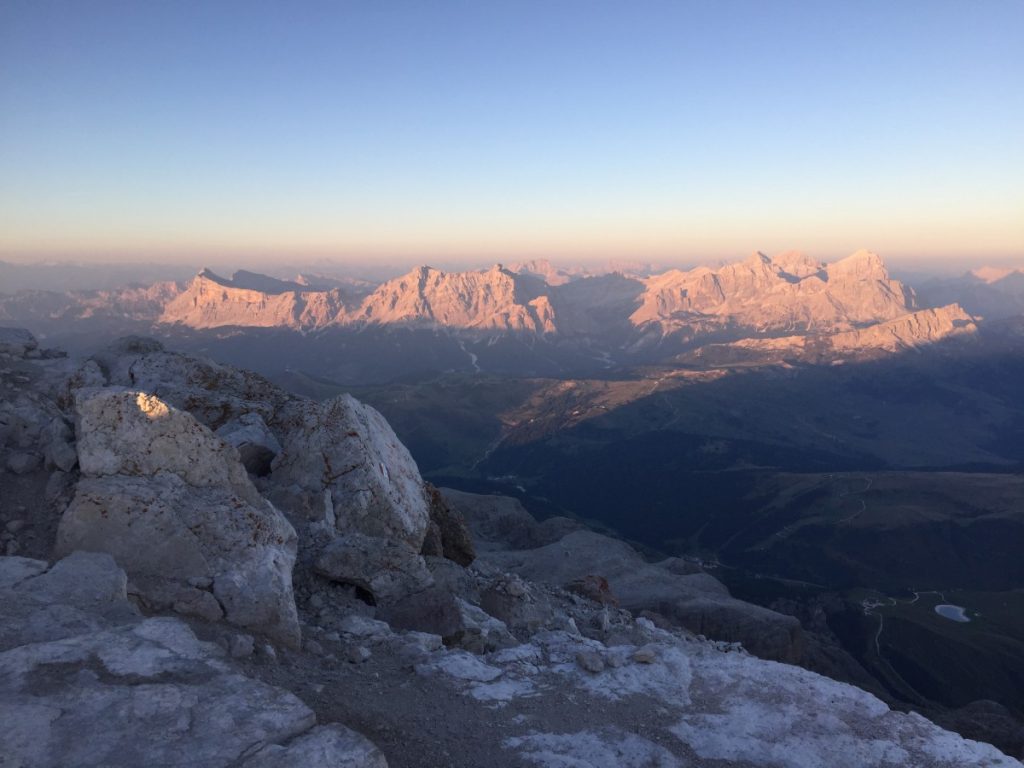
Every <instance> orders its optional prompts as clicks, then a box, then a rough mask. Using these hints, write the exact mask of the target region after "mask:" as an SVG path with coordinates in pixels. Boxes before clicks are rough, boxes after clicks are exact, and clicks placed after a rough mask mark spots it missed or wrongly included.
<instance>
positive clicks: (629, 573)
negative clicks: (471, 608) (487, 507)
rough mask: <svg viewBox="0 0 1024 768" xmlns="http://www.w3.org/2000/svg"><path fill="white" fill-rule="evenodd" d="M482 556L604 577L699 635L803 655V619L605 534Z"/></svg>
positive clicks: (524, 568)
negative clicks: (647, 557) (736, 595)
mask: <svg viewBox="0 0 1024 768" xmlns="http://www.w3.org/2000/svg"><path fill="white" fill-rule="evenodd" d="M481 557H483V558H484V559H486V560H487V561H488V562H489V563H491V564H493V565H496V566H498V567H500V568H503V569H506V570H509V571H512V572H514V573H517V574H519V575H520V576H522V577H523V578H526V579H529V580H531V581H539V582H542V583H546V584H552V585H556V586H564V587H569V586H574V585H575V584H577V583H578V582H579V581H581V580H584V579H587V578H589V577H595V576H596V577H601V578H603V579H606V580H607V582H608V585H609V587H610V589H611V592H612V594H613V595H614V596H615V598H616V599H617V600H618V602H619V604H620V605H621V606H622V607H623V608H626V609H628V610H630V611H634V612H637V613H639V612H642V611H652V612H655V613H658V614H661V615H663V616H665V617H667V618H669V619H671V620H673V621H675V622H677V623H679V624H680V625H682V626H684V627H686V628H687V629H689V630H690V631H692V632H694V633H699V634H703V635H707V636H708V637H712V638H715V639H717V640H724V641H730V642H739V643H742V644H743V647H744V648H746V649H747V650H748V651H750V652H751V653H753V654H755V655H756V656H760V657H762V658H766V659H774V660H777V661H787V662H790V663H795V662H797V661H799V659H800V656H801V652H802V637H801V631H800V622H799V621H798V620H796V619H795V618H793V617H792V616H784V615H783V614H779V613H775V612H774V611H770V610H768V609H767V608H761V607H760V606H756V605H751V604H750V603H744V602H742V601H740V600H735V599H733V598H732V597H730V596H729V592H728V590H727V589H726V588H725V587H724V586H723V585H722V584H721V582H719V581H716V580H715V579H713V578H712V577H710V576H708V575H707V574H703V573H697V574H692V575H680V574H677V573H674V572H673V571H672V570H670V569H668V568H660V567H658V566H657V565H651V564H648V563H646V562H645V561H644V559H643V558H642V557H641V556H640V555H639V553H637V552H636V551H635V550H634V549H633V548H632V547H630V546H629V545H628V544H626V543H625V542H623V541H618V540H616V539H611V538H608V537H607V536H602V535H600V534H597V533H591V532H589V531H578V532H574V533H570V534H569V535H568V536H566V537H564V538H563V539H561V540H559V541H557V542H555V543H553V544H548V545H546V546H543V547H539V548H537V549H527V550H517V551H511V552H488V553H486V554H484V555H481Z"/></svg>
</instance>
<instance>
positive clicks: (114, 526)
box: [55, 389, 299, 646]
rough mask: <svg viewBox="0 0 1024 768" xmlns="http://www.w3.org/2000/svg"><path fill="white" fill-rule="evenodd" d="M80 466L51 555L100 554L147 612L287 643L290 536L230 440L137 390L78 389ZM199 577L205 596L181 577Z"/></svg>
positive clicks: (291, 634)
mask: <svg viewBox="0 0 1024 768" xmlns="http://www.w3.org/2000/svg"><path fill="white" fill-rule="evenodd" d="M77 402H78V450H79V457H80V461H81V468H82V472H83V474H85V475H86V477H84V478H83V479H82V480H81V481H79V483H78V486H77V489H76V493H75V497H74V499H73V500H72V502H71V504H70V505H69V506H68V508H67V510H66V511H65V512H64V515H63V517H62V518H61V521H60V526H59V528H58V533H57V543H56V548H55V551H56V553H57V555H58V556H60V555H62V554H66V553H68V552H71V551H73V550H75V549H86V550H90V551H103V552H109V553H110V554H112V555H113V556H114V557H115V559H116V560H117V562H118V563H119V564H120V565H121V566H122V567H124V568H125V569H126V570H127V571H128V573H129V575H130V577H131V580H132V584H133V587H134V588H135V590H136V592H137V594H138V595H139V596H140V597H141V598H142V599H143V600H144V601H145V602H146V603H148V604H149V605H150V606H151V607H153V608H155V609H160V608H166V607H173V608H175V609H176V610H180V611H182V612H184V613H189V614H192V615H198V616H202V617H204V618H207V619H210V620H214V619H215V618H216V617H217V616H218V615H220V614H221V613H222V614H223V616H224V617H225V618H226V620H227V621H229V622H231V623H233V624H236V625H238V626H241V627H245V628H247V629H252V630H257V631H260V632H264V633H266V634H268V635H270V636H271V637H273V638H274V639H276V640H277V641H279V642H282V643H286V644H288V645H292V646H297V645H298V643H299V626H298V616H297V613H296V610H295V602H294V597H293V594H292V581H291V572H292V567H293V565H294V562H295V553H296V535H295V531H294V529H293V528H292V527H291V524H290V523H288V521H287V520H286V519H285V518H284V516H283V515H281V514H280V513H279V512H278V511H277V510H275V509H274V508H273V507H272V506H271V505H270V504H269V503H268V502H267V501H265V500H264V499H263V498H261V497H260V495H259V493H257V491H256V489H255V488H254V487H253V485H252V482H251V481H250V480H249V477H248V475H247V474H246V472H245V470H244V469H243V468H242V466H241V464H240V463H239V461H238V456H237V453H236V452H235V451H234V449H232V448H231V447H230V446H227V445H226V444H225V443H224V442H223V441H221V440H220V439H219V438H217V437H216V436H215V435H213V434H212V433H211V432H210V431H209V430H208V429H206V428H205V427H203V426H202V425H200V424H198V423H197V422H196V420H195V419H194V418H192V416H191V415H189V414H188V413H185V412H182V411H179V410H177V409H175V408H173V407H171V406H168V405H167V404H166V403H163V402H162V401H160V400H159V399H157V398H155V397H152V396H150V395H146V394H143V393H138V392H131V391H125V390H116V389H107V390H100V391H98V392H96V391H93V392H89V391H87V390H86V391H83V392H80V393H79V396H78V401H77ZM196 579H202V580H204V582H203V583H205V580H209V582H210V584H211V585H212V586H211V588H212V594H211V592H209V591H206V590H205V589H197V588H196V587H195V586H192V584H190V580H191V581H192V582H194V581H195V580H196Z"/></svg>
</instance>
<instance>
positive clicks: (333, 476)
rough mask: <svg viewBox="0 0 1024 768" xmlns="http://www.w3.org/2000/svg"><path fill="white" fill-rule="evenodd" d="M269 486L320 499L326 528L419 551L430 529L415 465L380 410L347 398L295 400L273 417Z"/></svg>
mask: <svg viewBox="0 0 1024 768" xmlns="http://www.w3.org/2000/svg"><path fill="white" fill-rule="evenodd" d="M275 427H276V428H277V432H278V435H280V436H281V445H282V451H281V453H280V454H279V455H278V456H277V457H276V458H275V459H274V463H273V466H272V469H273V473H272V475H271V480H272V482H273V483H274V485H276V486H279V487H288V486H293V487H295V488H298V489H299V490H301V491H303V492H306V493H309V494H313V495H315V496H317V497H319V498H322V499H323V506H324V509H325V515H326V519H327V524H328V526H329V527H333V528H334V529H336V530H337V531H338V532H340V533H361V534H365V535H367V536H376V537H379V538H383V539H387V540H389V541H392V542H395V543H397V544H400V545H401V546H404V547H406V548H407V549H408V550H409V551H410V552H412V553H413V554H417V553H419V552H420V550H421V548H422V547H423V540H424V538H425V536H426V533H427V527H428V525H429V523H430V514H429V510H428V507H427V499H426V495H425V493H424V489H423V480H422V478H421V477H420V473H419V470H418V469H417V468H416V462H415V461H413V459H412V456H410V455H409V451H408V450H407V449H406V447H405V446H404V445H402V443H401V442H400V441H399V440H398V437H397V436H396V435H395V433H394V430H392V429H391V426H390V425H389V424H388V423H387V421H385V420H384V417H383V416H381V415H380V414H379V413H378V412H377V411H375V410H374V409H373V408H371V407H369V406H368V405H364V404H363V403H360V402H359V401H358V400H356V399H355V398H353V397H351V396H349V395H341V396H340V397H336V398H334V399H333V400H328V401H326V402H323V403H313V402H310V401H306V400H300V401H295V402H293V403H291V404H289V406H288V407H286V408H285V409H283V410H282V412H281V413H279V414H278V416H277V417H276V422H275Z"/></svg>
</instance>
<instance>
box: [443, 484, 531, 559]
mask: <svg viewBox="0 0 1024 768" xmlns="http://www.w3.org/2000/svg"><path fill="white" fill-rule="evenodd" d="M440 492H441V495H442V496H443V497H444V499H445V501H446V502H448V505H449V506H450V507H451V508H452V509H453V510H455V511H456V512H457V513H458V514H459V515H461V516H462V518H463V519H464V520H465V521H466V524H467V525H468V526H469V530H470V531H471V532H472V534H473V539H474V541H475V542H476V544H477V546H478V548H480V549H481V550H493V549H501V550H504V549H533V548H535V547H539V546H541V545H542V544H543V543H544V542H543V541H542V539H541V535H540V531H539V530H538V525H537V521H536V520H535V519H534V518H533V515H531V514H530V513H529V512H527V511H526V510H525V509H524V508H523V505H522V504H520V503H519V500H518V499H513V498H510V497H508V496H491V495H487V496H484V495H481V494H476V493H466V492H464V491H456V490H454V489H452V488H441V489H440Z"/></svg>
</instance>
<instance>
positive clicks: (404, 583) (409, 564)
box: [314, 533, 434, 604]
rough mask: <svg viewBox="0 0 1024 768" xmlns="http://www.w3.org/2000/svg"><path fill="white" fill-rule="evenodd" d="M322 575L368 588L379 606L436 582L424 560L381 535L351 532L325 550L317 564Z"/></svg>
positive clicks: (317, 570)
mask: <svg viewBox="0 0 1024 768" xmlns="http://www.w3.org/2000/svg"><path fill="white" fill-rule="evenodd" d="M314 570H315V571H316V572H317V573H319V574H320V575H321V576H324V577H326V578H329V579H331V580H333V581H338V582H342V583H344V584H353V585H355V586H357V587H359V588H361V589H365V590H366V591H367V592H369V593H370V594H371V595H373V598H374V600H375V601H376V602H377V603H381V604H385V603H393V602H395V601H397V600H400V599H402V598H403V597H406V596H408V595H413V594H415V593H417V592H422V591H423V590H424V589H426V588H427V587H429V586H431V585H432V584H433V583H434V579H433V577H432V576H431V575H430V571H429V570H428V569H427V566H426V563H424V561H423V558H422V557H420V556H419V555H417V554H414V553H412V552H410V551H409V550H408V549H406V548H405V547H403V546H402V545H400V544H397V543H395V542H393V541H390V540H388V539H382V538H380V537H377V536H364V535H363V534H360V533H349V534H345V535H343V536H338V537H337V538H335V539H334V540H333V541H331V542H330V543H329V544H328V545H327V546H326V547H324V549H323V551H322V552H321V554H320V556H319V557H318V558H317V560H316V563H315V565H314Z"/></svg>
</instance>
